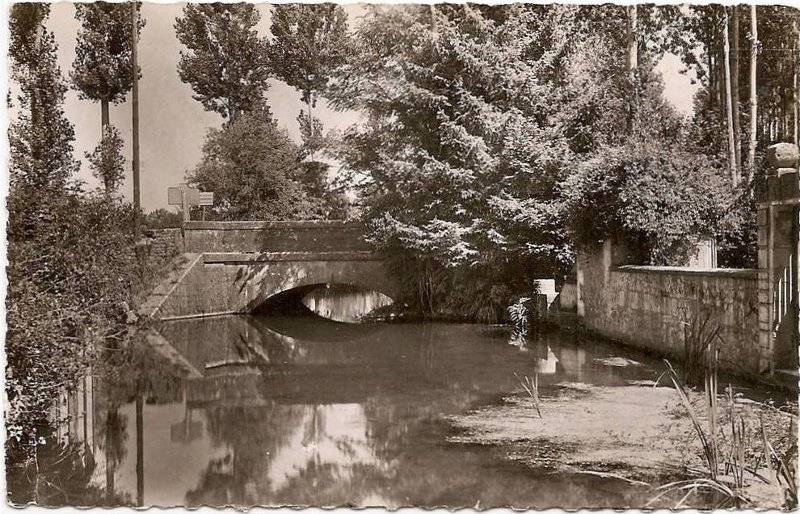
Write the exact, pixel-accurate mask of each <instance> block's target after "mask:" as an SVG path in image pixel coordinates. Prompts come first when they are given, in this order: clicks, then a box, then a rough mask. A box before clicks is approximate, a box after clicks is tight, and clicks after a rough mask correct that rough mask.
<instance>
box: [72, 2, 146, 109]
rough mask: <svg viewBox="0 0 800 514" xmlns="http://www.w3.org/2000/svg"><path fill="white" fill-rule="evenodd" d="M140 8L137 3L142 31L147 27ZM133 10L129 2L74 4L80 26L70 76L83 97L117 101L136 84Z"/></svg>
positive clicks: (138, 22) (139, 27)
mask: <svg viewBox="0 0 800 514" xmlns="http://www.w3.org/2000/svg"><path fill="white" fill-rule="evenodd" d="M140 9H141V4H139V3H138V2H137V3H136V13H137V29H138V30H139V31H141V30H142V28H143V27H144V20H142V19H141V17H140V16H139V11H140ZM131 10H132V9H131V4H130V3H111V2H93V3H85V4H75V19H77V20H78V21H79V22H80V29H79V30H78V36H77V45H76V47H75V61H74V62H73V63H72V70H71V72H70V79H71V80H72V82H73V84H74V85H75V88H76V89H77V90H78V92H79V95H80V97H81V98H83V99H88V100H95V101H103V102H111V103H116V102H119V101H121V100H122V99H123V98H124V97H125V93H127V92H128V91H130V89H131V87H133V77H134V76H133V62H132V60H131V54H132V49H133V45H132V38H131V32H132V30H131V29H132V27H131V25H132V23H133V20H132V12H131ZM137 72H138V70H137Z"/></svg>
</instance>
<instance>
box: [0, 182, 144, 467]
mask: <svg viewBox="0 0 800 514" xmlns="http://www.w3.org/2000/svg"><path fill="white" fill-rule="evenodd" d="M23 196H24V195H23V194H22V193H20V191H19V190H16V191H15V190H12V192H11V195H10V198H9V213H10V216H9V229H8V293H7V297H6V314H7V324H8V331H7V333H6V355H7V359H8V369H7V373H6V392H7V394H8V400H9V409H8V411H7V414H6V423H7V425H6V426H7V430H8V438H7V449H8V450H9V451H12V450H17V451H21V452H23V453H26V454H28V455H29V456H30V455H31V454H32V453H33V452H34V451H35V449H36V446H37V444H39V443H40V442H41V439H40V437H41V435H40V434H41V433H42V431H43V430H46V426H47V421H48V412H49V409H50V407H51V404H52V402H53V400H54V398H56V397H57V396H58V393H59V392H60V391H62V390H64V389H67V390H69V389H70V388H71V387H72V384H73V383H74V382H75V380H76V379H77V378H78V377H80V375H81V374H82V373H83V372H84V370H85V368H86V366H88V365H89V364H90V363H91V360H92V356H93V353H94V348H95V345H96V344H97V343H101V342H102V343H103V344H105V345H110V344H112V342H113V341H118V340H120V339H121V338H123V337H124V336H125V333H126V321H127V320H126V314H127V311H128V309H129V308H131V307H132V306H133V303H134V298H135V297H134V295H135V294H136V292H137V291H139V290H141V289H142V288H143V284H144V283H145V281H146V280H147V278H148V276H147V273H146V270H145V269H144V268H143V267H142V266H140V265H139V263H138V261H137V258H136V253H135V250H134V248H135V245H134V238H133V234H132V230H131V227H132V216H133V210H132V209H131V208H130V206H126V205H123V204H122V203H121V202H120V201H118V200H113V199H111V198H109V197H107V196H104V195H97V194H90V195H83V194H78V193H75V192H72V193H64V194H61V195H56V196H53V197H49V198H39V199H38V200H39V202H38V203H37V204H34V205H36V207H35V208H33V209H31V208H30V205H31V203H29V202H27V201H25V200H26V199H25V198H24V197H23ZM20 206H26V209H19V208H18V207H20ZM28 216H30V217H31V218H30V219H26V217H28ZM31 226H33V227H35V228H36V230H35V231H32V232H31V231H28V230H22V229H23V228H25V227H31Z"/></svg>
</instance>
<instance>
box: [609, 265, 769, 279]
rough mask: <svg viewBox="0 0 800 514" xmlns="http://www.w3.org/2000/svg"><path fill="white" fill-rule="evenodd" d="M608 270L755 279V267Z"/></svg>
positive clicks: (632, 267) (668, 267)
mask: <svg viewBox="0 0 800 514" xmlns="http://www.w3.org/2000/svg"><path fill="white" fill-rule="evenodd" d="M609 270H610V271H616V272H620V273H652V274H657V275H686V276H697V277H717V278H740V279H744V280H757V279H758V271H759V270H757V269H739V268H682V267H678V266H634V265H625V266H612V267H611V268H610V269H609Z"/></svg>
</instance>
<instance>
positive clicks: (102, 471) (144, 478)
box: [71, 293, 666, 509]
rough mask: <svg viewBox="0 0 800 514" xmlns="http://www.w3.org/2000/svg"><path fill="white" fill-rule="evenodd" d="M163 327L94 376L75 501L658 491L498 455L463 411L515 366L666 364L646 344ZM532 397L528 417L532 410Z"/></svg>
mask: <svg viewBox="0 0 800 514" xmlns="http://www.w3.org/2000/svg"><path fill="white" fill-rule="evenodd" d="M347 294H350V293H347ZM328 300H330V298H328ZM374 300H375V301H378V302H379V303H380V302H381V301H382V300H381V299H380V298H378V299H374ZM359 301H360V302H362V304H364V305H366V307H373V306H374V305H373V303H372V301H367V302H364V300H363V298H362V299H359ZM305 303H306V305H311V306H312V307H314V306H315V305H320V304H323V305H324V309H325V312H326V314H331V312H332V311H335V310H336V309H335V308H332V307H331V304H330V302H329V301H327V300H326V301H325V302H321V301H320V299H319V298H317V299H316V300H315V302H314V303H313V304H310V303H309V302H308V301H307V302H305ZM345 303H349V302H345ZM343 309H344V311H343V312H344V313H345V314H347V315H350V314H352V306H349V307H348V306H345V307H343ZM334 316H336V317H340V318H341V317H342V314H341V313H338V314H337V313H335V312H334ZM159 331H160V333H161V335H163V337H164V339H165V340H166V341H168V342H169V343H170V346H171V349H170V352H166V353H165V352H163V351H161V352H157V351H155V350H153V349H152V348H149V347H144V348H142V349H141V351H138V352H135V353H134V355H133V356H130V355H126V356H125V357H124V358H123V357H119V356H116V357H113V358H112V359H111V360H112V361H113V360H114V359H116V360H115V361H114V362H112V363H111V365H110V367H109V369H110V371H108V370H107V372H105V373H103V377H100V378H96V379H95V383H94V385H93V394H94V401H93V404H92V406H91V408H90V409H89V410H88V415H89V416H91V418H92V419H91V420H90V421H91V423H88V425H91V426H92V427H93V428H92V431H93V436H92V438H91V441H90V442H89V443H88V444H89V445H90V446H91V450H92V454H93V466H94V467H93V470H92V472H91V476H90V477H89V478H88V479H87V481H86V484H85V486H84V489H85V490H86V491H92V494H88V493H87V494H86V495H85V496H83V497H82V498H77V499H76V498H72V499H71V502H73V504H74V503H76V502H77V504H79V505H80V504H85V505H89V504H117V505H121V504H127V505H143V506H176V505H178V506H200V505H210V506H225V505H235V506H253V505H270V506H277V505H315V506H341V505H349V506H387V507H401V506H409V505H413V506H421V507H436V506H447V507H451V508H460V507H478V508H489V507H497V506H512V507H517V508H539V509H541V508H548V507H559V508H564V509H572V508H580V507H587V506H588V507H594V508H600V507H617V508H621V507H631V506H638V507H641V506H643V505H644V504H645V503H646V502H647V501H648V500H649V499H650V497H652V490H650V489H648V488H644V487H642V486H641V484H636V483H633V482H631V481H626V480H623V479H620V478H617V477H615V476H611V475H602V476H598V475H596V474H594V475H592V474H585V473H579V472H569V471H564V470H563V469H562V470H558V471H555V470H554V469H552V468H548V467H547V466H538V467H537V466H531V465H530V463H526V462H524V461H525V459H515V458H509V452H508V448H506V447H503V446H502V445H497V444H488V443H487V444H482V442H481V441H480V440H476V439H475V438H470V437H464V434H465V430H466V429H465V425H464V423H460V422H458V420H459V419H461V418H462V417H463V416H469V415H470V413H474V412H477V411H480V410H481V409H486V408H493V407H496V406H498V405H502V404H503V402H504V398H506V399H507V397H508V396H509V395H511V394H515V393H516V394H518V393H520V392H521V391H522V390H523V388H522V386H521V385H520V377H529V376H538V381H539V384H538V387H539V393H540V394H541V395H542V396H548V395H553V394H556V392H557V391H558V390H559V388H561V387H562V385H563V384H573V385H574V384H583V385H585V386H592V387H599V388H603V390H613V389H614V388H624V387H629V386H630V385H631V384H641V383H642V381H655V380H656V379H658V377H659V375H661V374H662V372H663V369H664V366H663V363H661V362H660V361H657V360H654V359H651V358H648V357H646V356H644V355H642V354H638V353H636V352H631V351H628V350H624V349H621V348H619V347H615V346H612V345H609V344H606V343H603V342H600V341H595V340H591V339H585V338H581V337H577V336H575V335H573V334H569V333H560V332H549V333H546V334H544V335H539V336H536V337H528V338H518V337H512V335H511V333H510V331H509V330H508V329H507V328H504V327H495V326H483V325H472V324H445V323H361V324H353V323H342V322H336V321H331V320H329V319H324V318H322V317H320V316H317V315H314V314H312V313H310V312H306V313H300V314H297V313H295V314H291V315H287V314H271V315H260V316H228V317H216V318H207V319H200V320H186V321H173V322H168V323H166V324H163V325H162V326H160V327H159ZM162 350H163V349H162ZM164 355H167V357H164ZM647 389H652V388H651V387H647ZM660 389H666V388H660ZM643 390H644V389H643ZM526 412H529V416H530V417H529V418H526V419H525V420H523V423H524V424H527V423H536V418H535V417H536V414H535V411H534V410H533V409H528V411H526ZM525 416H528V414H525ZM545 416H547V414H545ZM565 428H566V427H565ZM542 444H543V446H547V444H550V445H554V446H556V447H555V448H550V450H551V451H553V452H554V453H558V452H559V450H560V449H559V448H558V447H557V446H558V445H559V444H560V443H558V441H556V442H552V441H551V442H550V443H542ZM540 449H541V448H540ZM534 450H535V449H534Z"/></svg>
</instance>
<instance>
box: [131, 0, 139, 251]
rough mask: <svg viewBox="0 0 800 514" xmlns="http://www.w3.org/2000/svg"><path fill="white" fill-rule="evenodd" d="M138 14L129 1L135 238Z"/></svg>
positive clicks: (136, 222)
mask: <svg viewBox="0 0 800 514" xmlns="http://www.w3.org/2000/svg"><path fill="white" fill-rule="evenodd" d="M138 21H139V16H138V12H137V10H136V2H131V66H132V67H133V88H132V90H131V125H132V127H131V132H132V136H133V137H132V144H131V146H132V151H133V152H132V153H133V155H132V159H131V164H132V166H131V168H132V171H133V234H134V237H135V238H136V239H138V238H139V233H140V219H139V216H140V212H141V201H140V198H139V64H138V59H137V57H138V56H137V48H136V47H137V46H138V45H139V41H138V39H139V27H138Z"/></svg>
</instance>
